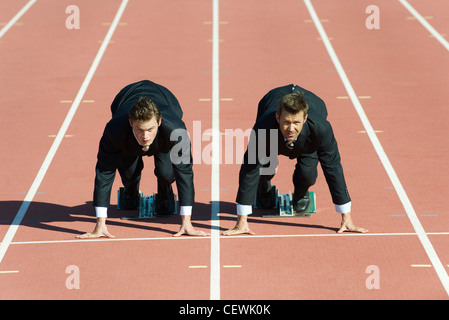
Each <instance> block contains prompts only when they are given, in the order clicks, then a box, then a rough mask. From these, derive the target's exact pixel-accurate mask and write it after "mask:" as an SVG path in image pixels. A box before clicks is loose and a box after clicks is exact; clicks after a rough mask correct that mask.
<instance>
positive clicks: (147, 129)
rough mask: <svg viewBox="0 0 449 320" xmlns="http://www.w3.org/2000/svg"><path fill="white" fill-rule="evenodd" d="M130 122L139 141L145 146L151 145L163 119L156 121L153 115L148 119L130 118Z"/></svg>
mask: <svg viewBox="0 0 449 320" xmlns="http://www.w3.org/2000/svg"><path fill="white" fill-rule="evenodd" d="M129 124H130V125H131V127H132V129H133V132H134V135H135V136H136V139H137V141H139V144H140V145H141V146H143V147H145V146H150V145H151V144H152V143H153V141H154V138H156V135H157V129H158V128H159V126H160V124H161V121H160V120H159V123H158V122H157V121H156V118H155V117H153V118H152V119H151V120H148V121H131V120H129Z"/></svg>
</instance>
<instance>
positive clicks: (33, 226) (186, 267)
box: [0, 0, 212, 299]
mask: <svg viewBox="0 0 449 320" xmlns="http://www.w3.org/2000/svg"><path fill="white" fill-rule="evenodd" d="M120 3H121V1H104V2H99V1H95V2H90V1H85V2H83V3H80V4H79V8H80V13H81V28H80V29H79V30H67V29H66V28H65V24H64V22H65V18H66V17H67V16H68V15H67V14H65V8H66V6H67V5H69V4H68V3H67V4H66V3H63V2H58V8H59V9H58V10H57V9H56V8H55V6H54V4H51V3H47V2H42V3H41V2H40V3H39V5H38V6H36V7H35V8H34V11H30V13H29V15H27V16H26V18H27V19H28V20H25V23H24V26H26V25H33V28H31V27H30V29H21V30H22V31H28V34H26V37H28V38H30V39H32V41H30V42H28V43H26V44H24V42H23V41H21V39H23V36H24V35H22V38H21V37H20V35H19V34H16V35H14V36H15V37H14V38H12V34H11V40H10V42H11V44H10V46H11V47H10V54H9V55H8V54H6V53H4V52H3V54H4V55H5V58H6V59H10V60H12V59H16V60H17V61H19V60H21V57H20V54H22V55H27V54H28V55H31V52H32V54H33V56H32V57H28V58H27V59H25V57H23V58H22V59H24V60H26V61H27V62H26V63H27V65H25V66H24V65H23V64H21V65H19V64H18V63H17V64H16V68H15V69H14V68H12V67H10V70H9V73H10V74H11V76H12V75H15V80H16V82H15V83H14V82H12V81H9V82H8V85H9V87H8V91H10V92H11V94H10V95H8V99H10V101H13V100H14V98H15V97H16V96H19V97H20V99H21V100H22V103H17V105H18V106H19V107H20V108H21V110H17V108H16V109H13V111H10V112H11V113H12V112H16V113H14V114H11V115H10V119H12V120H14V121H16V123H15V124H16V125H17V124H19V123H20V124H22V123H23V122H24V120H22V121H19V120H20V119H21V118H20V117H19V115H20V114H23V113H25V114H28V113H29V117H28V118H27V122H26V125H27V126H28V127H27V128H28V129H29V130H27V131H26V132H25V131H22V130H20V131H19V132H18V134H19V135H18V136H15V139H17V140H25V141H26V139H27V134H28V135H29V131H31V132H32V134H33V137H36V136H39V137H40V139H39V142H38V144H36V145H35V146H33V148H32V150H23V149H22V148H20V147H17V146H16V147H14V148H15V150H19V151H20V152H22V154H23V156H22V157H19V156H16V157H17V159H16V163H15V164H14V165H11V168H9V170H5V171H4V172H5V173H4V174H5V175H8V177H11V178H10V179H16V176H17V174H18V173H17V174H14V173H15V172H14V171H13V170H16V171H19V170H20V168H19V165H22V171H23V172H21V174H22V175H23V178H21V179H22V180H21V183H20V186H19V185H17V186H15V187H14V188H17V189H18V191H16V190H15V189H14V190H10V191H9V192H11V195H8V198H10V199H13V200H16V201H8V202H5V203H4V204H3V207H5V206H6V207H7V208H8V215H7V217H6V218H5V219H8V221H9V222H8V223H2V229H1V230H2V233H3V234H4V233H5V232H6V229H7V228H8V226H9V223H10V221H11V220H12V218H13V216H14V214H15V213H16V211H17V209H16V207H17V206H19V205H20V198H21V197H20V196H18V195H16V196H15V198H12V197H13V195H14V194H15V193H17V192H24V191H27V189H28V188H29V185H30V184H31V182H32V180H33V179H34V176H35V174H36V173H37V170H38V169H39V166H40V165H41V162H42V159H43V158H44V157H45V154H46V152H47V151H48V149H49V148H50V145H51V142H52V137H51V136H50V135H54V134H56V133H57V132H58V130H59V126H60V125H61V123H62V120H63V118H64V116H65V114H66V113H67V110H68V108H69V107H70V103H66V102H61V101H62V100H64V101H65V100H73V99H74V97H75V95H76V94H77V92H78V90H79V87H80V84H81V82H82V81H83V79H84V78H85V76H86V73H87V71H88V70H89V68H90V65H91V63H92V60H93V58H94V57H95V55H96V53H97V51H98V48H99V47H100V44H101V41H102V40H103V39H104V37H105V34H106V32H107V31H108V28H109V27H110V25H111V22H112V20H113V18H114V16H115V14H116V12H117V10H118V7H119V5H120ZM211 11H212V8H211V5H209V4H208V3H207V4H205V3H204V2H203V1H194V2H189V3H188V4H187V3H183V4H179V3H177V4H174V3H168V2H166V1H152V2H151V3H149V2H147V1H143V0H142V1H130V2H129V3H128V5H127V6H126V9H125V11H124V14H123V16H122V18H121V20H120V23H119V25H118V27H117V29H116V31H115V33H114V35H113V37H112V39H111V42H110V44H109V46H108V48H107V50H106V52H105V54H104V56H103V59H102V61H101V63H100V64H99V67H98V69H97V71H96V73H95V75H94V77H93V79H92V81H91V83H90V86H89V87H88V89H87V91H86V93H85V95H84V98H83V100H85V101H84V103H82V104H80V107H79V109H78V111H77V113H76V115H75V117H74V118H73V120H72V123H71V124H70V127H69V130H68V132H67V136H66V138H65V139H64V140H63V142H62V144H61V146H60V148H59V150H58V151H57V153H56V155H55V157H54V159H53V162H52V164H51V166H50V168H49V170H48V172H47V174H46V176H45V179H44V180H43V182H42V184H41V186H40V188H39V192H38V194H37V195H36V197H35V199H34V202H33V203H32V204H31V206H30V207H29V209H28V212H27V214H26V216H25V219H24V224H23V225H21V226H20V227H19V229H18V232H17V234H16V235H15V237H14V240H13V243H12V244H11V246H10V247H9V249H8V251H7V253H6V255H5V259H4V260H3V262H2V264H1V268H2V270H16V271H18V273H13V274H7V277H5V279H2V282H1V290H0V292H2V294H3V295H4V296H3V298H9V299H15V298H32V299H39V298H41V299H60V298H63V299H207V298H208V297H209V273H208V264H209V256H210V240H209V238H203V239H199V238H189V237H183V238H181V239H175V238H172V234H173V233H175V232H176V231H177V230H178V229H179V222H180V218H179V216H176V217H171V218H168V219H160V220H151V221H137V222H136V221H128V220H122V219H120V217H121V216H123V215H133V214H135V212H119V211H118V210H116V209H115V208H114V205H115V204H116V196H115V192H116V190H117V189H118V187H119V186H120V181H119V180H120V179H119V177H118V176H117V178H116V181H115V184H114V187H113V194H112V197H111V199H112V205H111V208H110V210H109V217H110V219H108V226H109V231H110V232H111V233H112V234H114V235H115V236H116V237H117V238H116V240H115V241H108V240H106V241H89V240H86V241H76V242H70V241H72V240H74V239H75V236H76V235H78V234H81V233H84V232H90V231H92V229H93V227H94V223H95V217H94V210H93V207H92V200H91V199H92V191H93V181H94V166H95V162H96V153H97V149H98V141H99V138H100V136H101V134H102V131H103V128H104V125H105V124H106V122H107V121H108V120H109V118H110V109H109V107H110V103H111V102H112V100H113V98H114V96H115V95H116V94H117V93H118V91H119V90H120V89H121V88H122V87H123V86H125V85H126V84H128V83H131V82H133V81H138V80H142V79H150V80H153V81H155V82H158V83H160V84H162V85H164V86H166V87H167V88H169V89H170V90H171V91H172V92H173V93H174V94H175V95H176V96H177V98H178V99H179V101H180V103H181V106H182V107H183V109H184V121H185V123H186V125H187V128H188V129H189V132H192V127H193V124H194V121H200V122H201V125H202V127H203V129H207V128H210V126H211V124H210V118H211V115H210V102H208V100H207V99H210V97H211V62H210V59H211V58H210V57H211V54H210V53H211V42H210V39H211V25H210V21H211ZM48 12H60V15H57V14H50V15H48V17H49V18H48V19H46V20H45V21H42V19H41V17H42V16H46V15H45V14H44V13H48ZM185 12H189V14H188V15H186V14H184V13H185ZM43 42H44V43H43ZM24 46H26V48H23V47H24ZM56 48H59V49H58V50H56ZM25 49H26V50H25ZM52 49H53V50H52ZM16 51H18V52H19V53H18V54H17V55H16V56H14V55H13V54H12V53H13V52H16ZM36 56H38V57H39V59H40V60H38V59H37V58H36ZM26 70H32V72H26ZM25 75H26V77H24V76H25ZM24 78H25V79H26V80H25V81H27V83H29V84H28V85H27V87H28V88H31V90H32V94H33V96H31V97H29V96H28V97H27V96H25V95H23V94H21V95H19V94H18V93H19V92H21V90H22V91H23V88H21V84H22V83H23V79H24ZM20 81H22V83H21V82H20ZM34 86H37V88H35V87H34ZM30 98H33V99H34V101H36V100H37V101H40V108H36V106H35V104H34V105H29V104H26V103H24V102H26V101H29V100H30ZM205 99H206V100H205ZM5 103H6V102H5ZM25 111H26V112H25ZM2 119H3V118H2ZM31 125H32V126H33V127H30V126H31ZM13 127H14V126H13V124H11V129H10V131H12V128H13ZM200 138H201V137H200ZM28 139H29V136H28ZM11 145H12V143H11ZM10 148H11V147H10ZM30 152H33V155H32V157H30V158H31V159H32V160H33V162H30V161H27V160H29V159H28V158H26V157H25V155H26V154H27V153H28V154H29V153H30ZM196 161H198V163H197V164H195V165H194V170H195V187H196V195H197V196H196V203H195V206H194V213H193V220H194V226H195V227H197V228H198V229H203V230H205V231H206V232H209V229H210V223H209V219H210V203H209V202H210V178H209V177H210V167H209V166H208V165H207V164H205V163H204V162H202V161H201V159H197V160H196ZM144 162H145V167H146V168H145V170H144V173H143V178H142V184H141V189H142V191H143V192H144V193H146V194H152V192H153V191H155V190H156V182H155V179H154V175H153V168H154V166H153V159H152V158H148V159H144ZM23 168H26V172H25V170H23ZM19 188H20V189H19ZM22 197H23V196H22ZM2 219H3V218H2ZM129 238H133V239H137V238H145V239H146V240H134V241H131V240H128V239H129ZM36 241H54V242H50V243H48V242H47V243H41V242H39V243H36ZM69 266H76V267H78V269H79V272H80V289H79V290H69V289H68V288H67V286H66V280H67V277H68V276H69V274H68V273H66V270H67V267H69ZM5 275H6V274H5ZM2 276H3V275H2Z"/></svg>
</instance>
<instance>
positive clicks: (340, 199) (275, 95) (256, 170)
mask: <svg viewBox="0 0 449 320" xmlns="http://www.w3.org/2000/svg"><path fill="white" fill-rule="evenodd" d="M293 90H295V91H301V92H302V93H303V94H304V96H305V99H306V101H307V104H308V105H309V111H308V118H307V121H306V122H305V123H304V126H303V128H302V131H301V133H300V135H299V137H298V139H297V141H296V143H295V145H294V147H293V149H292V150H290V149H288V148H287V146H286V145H285V141H284V137H283V136H282V133H281V132H280V130H279V124H278V122H277V120H276V111H277V106H278V104H279V102H280V100H281V99H282V97H284V96H285V95H286V94H289V93H291V92H293ZM326 118H327V109H326V105H325V103H324V102H323V100H321V99H320V98H319V97H317V96H316V95H315V94H314V93H312V92H310V91H308V90H305V89H303V88H301V87H298V86H294V85H287V86H283V87H279V88H275V89H273V90H271V91H270V92H268V93H267V94H266V95H265V96H264V97H263V98H262V100H261V101H260V102H259V106H258V110H257V119H256V123H255V125H254V127H253V132H254V136H253V137H252V139H250V142H249V144H251V143H255V145H253V146H256V147H255V148H253V149H252V150H256V149H258V147H257V146H258V141H257V140H258V139H259V132H260V131H259V129H268V130H269V129H273V130H274V131H275V132H277V135H278V139H277V154H278V155H279V154H281V155H284V156H287V157H289V158H290V159H296V158H300V157H301V155H303V154H310V153H314V152H316V153H317V155H318V159H319V162H320V163H321V167H322V169H323V172H324V176H325V178H326V181H327V184H328V186H329V190H330V193H331V196H332V200H333V202H334V204H345V203H347V202H349V201H350V200H351V199H350V197H349V193H348V190H347V187H346V182H345V178H344V174H343V168H342V166H341V161H340V154H339V151H338V146H337V141H336V139H335V137H334V133H333V130H332V127H331V124H330V123H329V122H328V121H327V120H326ZM266 143H267V145H266V149H265V150H266V153H267V155H268V152H269V150H270V139H269V138H267V139H266ZM249 150H250V148H248V149H247V151H246V153H245V156H244V160H243V164H242V166H241V168H240V173H239V189H238V193H237V199H236V201H237V203H239V204H243V205H252V204H253V203H254V199H255V196H256V192H257V185H258V182H259V176H260V168H261V167H262V163H261V159H260V157H259V156H257V157H256V161H255V163H254V161H248V160H249V158H248V156H249V155H248V152H249ZM258 153H259V151H258V150H257V154H258ZM253 159H254V157H253ZM265 160H266V159H265ZM262 162H263V161H262ZM273 174H274V173H273Z"/></svg>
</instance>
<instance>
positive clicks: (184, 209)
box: [179, 206, 192, 216]
mask: <svg viewBox="0 0 449 320" xmlns="http://www.w3.org/2000/svg"><path fill="white" fill-rule="evenodd" d="M179 214H180V215H181V216H191V215H192V206H180V208H179Z"/></svg>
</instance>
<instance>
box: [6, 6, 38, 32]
mask: <svg viewBox="0 0 449 320" xmlns="http://www.w3.org/2000/svg"><path fill="white" fill-rule="evenodd" d="M36 1H37V0H30V1H29V2H28V3H27V4H26V5H25V6H24V7H23V8H22V9H21V10H20V11H19V12H17V14H16V15H15V16H14V17H13V18H12V19H11V20H10V21H9V22H8V23H7V24H6V25H5V26H4V27H3V28H2V30H0V38H1V37H3V35H4V34H5V33H6V32H7V31H8V30H9V29H10V28H11V27H12V26H13V25H14V24H15V23H16V22H17V20H19V19H20V18H21V17H22V16H23V15H24V14H25V12H27V11H28V9H29V8H31V6H32V5H33V4H34V3H35V2H36Z"/></svg>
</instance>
